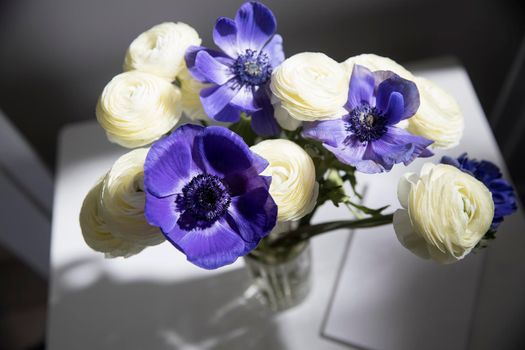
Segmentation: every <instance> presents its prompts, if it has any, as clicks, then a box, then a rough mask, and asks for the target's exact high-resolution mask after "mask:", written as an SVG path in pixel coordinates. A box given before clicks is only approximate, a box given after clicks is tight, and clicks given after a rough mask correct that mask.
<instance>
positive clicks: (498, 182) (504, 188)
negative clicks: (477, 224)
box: [441, 153, 517, 231]
mask: <svg viewBox="0 0 525 350" xmlns="http://www.w3.org/2000/svg"><path fill="white" fill-rule="evenodd" d="M441 163H444V164H449V165H452V166H455V167H456V168H458V169H460V170H462V171H464V172H466V173H468V174H470V175H472V176H474V177H475V178H476V179H478V180H479V181H481V182H482V183H483V184H484V185H485V186H487V188H488V189H489V191H490V193H491V194H492V200H493V201H494V219H493V220H492V225H491V226H490V229H491V230H494V231H495V230H497V228H498V226H499V224H501V222H503V218H504V217H505V216H508V215H510V214H512V213H513V212H515V211H516V210H517V202H516V194H515V192H514V189H513V188H512V186H511V185H510V184H509V183H508V181H507V180H505V179H503V177H502V174H501V171H500V170H499V168H498V167H497V166H496V165H495V164H494V163H492V162H489V161H487V160H482V161H478V160H476V159H469V158H468V155H467V153H463V154H462V155H461V156H459V157H458V158H452V157H449V156H444V157H443V158H441Z"/></svg>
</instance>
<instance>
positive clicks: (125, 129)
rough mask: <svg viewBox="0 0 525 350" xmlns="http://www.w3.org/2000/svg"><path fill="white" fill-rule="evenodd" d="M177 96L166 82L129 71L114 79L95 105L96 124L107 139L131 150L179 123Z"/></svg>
mask: <svg viewBox="0 0 525 350" xmlns="http://www.w3.org/2000/svg"><path fill="white" fill-rule="evenodd" d="M181 107H182V106H181V94H180V91H179V89H178V88H177V87H176V86H174V85H173V84H171V83H170V82H169V81H167V80H165V79H162V78H159V77H157V76H155V75H152V74H149V73H144V72H139V71H130V72H125V73H121V74H119V75H117V76H116V77H114V78H113V79H112V80H111V81H110V82H109V83H108V84H107V85H106V87H105V88H104V90H103V91H102V95H101V96H100V98H99V100H98V103H97V109H96V114H97V120H98V122H99V123H100V125H101V126H102V127H103V128H104V129H105V130H106V134H107V136H108V139H109V140H110V141H111V142H114V143H118V144H119V145H121V146H124V147H128V148H135V147H140V146H144V145H147V144H150V143H151V142H153V141H155V140H157V139H158V138H160V137H161V136H162V135H164V134H166V133H167V132H169V131H170V130H171V129H172V128H173V127H174V126H175V124H177V122H178V121H179V119H180V116H181V113H182V108H181Z"/></svg>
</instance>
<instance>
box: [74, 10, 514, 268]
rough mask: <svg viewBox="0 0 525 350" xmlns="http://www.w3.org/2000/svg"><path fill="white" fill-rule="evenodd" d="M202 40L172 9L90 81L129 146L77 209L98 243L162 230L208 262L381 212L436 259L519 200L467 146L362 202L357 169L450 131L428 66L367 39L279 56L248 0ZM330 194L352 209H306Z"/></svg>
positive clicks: (418, 250) (451, 122)
mask: <svg viewBox="0 0 525 350" xmlns="http://www.w3.org/2000/svg"><path fill="white" fill-rule="evenodd" d="M213 41H214V43H215V45H216V48H209V47H207V46H201V39H200V37H199V35H198V33H197V32H196V31H195V30H194V29H193V28H192V27H190V26H189V25H187V24H184V23H180V22H179V23H162V24H159V25H156V26H154V27H153V28H151V29H149V30H147V31H146V32H144V33H142V34H141V35H139V36H138V37H137V38H136V39H135V40H134V41H133V42H132V43H131V45H130V46H129V49H128V51H127V53H126V56H125V60H124V66H123V68H124V72H123V73H121V74H119V75H117V76H115V77H114V78H113V79H112V80H111V81H110V82H109V83H108V84H107V85H106V87H105V88H104V90H103V91H102V94H101V96H100V98H99V100H98V103H97V107H96V116H97V120H98V122H99V123H100V125H101V126H102V127H103V128H104V130H105V131H106V133H107V137H108V139H109V140H110V141H111V142H114V143H117V144H119V145H121V146H123V147H126V148H130V149H133V150H131V151H130V152H129V153H127V154H125V155H124V156H122V157H121V158H119V159H118V160H117V161H116V162H115V163H114V165H113V166H112V168H111V169H110V170H109V171H108V172H107V174H105V175H104V176H102V178H101V179H100V180H99V181H98V182H97V183H96V184H95V186H94V187H93V188H92V189H91V191H89V193H88V194H87V196H86V198H85V200H84V202H83V205H82V209H81V213H80V226H81V229H82V234H83V237H84V239H85V241H86V243H87V244H88V245H89V246H90V247H91V248H92V249H94V250H96V251H99V252H102V253H104V254H105V255H106V257H129V256H132V255H134V254H137V253H139V252H141V251H142V250H143V249H145V248H146V247H148V246H153V245H157V244H160V243H163V242H164V241H165V240H167V241H168V242H169V243H168V244H171V245H173V247H174V248H175V250H174V252H175V253H176V251H178V252H180V253H182V254H185V255H186V257H187V260H188V261H189V262H191V263H193V264H195V265H197V266H199V267H202V268H204V269H216V268H219V267H221V266H224V265H227V264H231V263H233V262H234V261H236V259H238V258H239V257H242V256H246V255H247V254H251V255H257V254H259V255H267V256H268V255H272V254H273V255H274V256H277V255H279V254H286V252H291V251H294V249H295V247H298V246H300V245H301V244H304V242H307V241H308V240H309V239H310V238H312V237H314V236H315V235H318V234H321V233H324V232H328V231H332V230H335V229H340V228H366V227H373V226H379V225H387V224H393V228H394V231H395V234H396V235H397V238H398V239H399V242H400V243H401V244H402V245H403V246H404V247H406V248H407V249H409V250H410V251H412V252H413V253H414V254H416V255H418V256H420V257H422V258H425V259H432V260H435V261H437V262H438V263H445V264H448V263H453V262H457V261H459V260H461V259H463V258H464V257H465V256H466V255H467V254H469V253H470V252H471V251H473V249H474V248H480V247H482V246H485V245H486V243H487V242H488V240H490V239H492V238H494V237H495V233H496V230H497V228H498V225H499V224H500V223H501V222H502V221H503V218H504V217H505V216H507V215H509V214H511V213H512V212H513V211H515V210H516V198H515V194H514V191H513V189H512V187H511V185H510V184H509V182H507V181H506V180H505V179H503V178H502V174H501V172H500V170H499V169H498V168H497V167H496V166H495V165H494V164H492V163H490V162H488V161H484V160H481V161H478V160H475V159H471V158H469V157H468V156H467V155H466V154H463V155H461V156H459V158H452V157H444V158H443V159H442V161H441V162H440V163H439V164H432V163H427V164H425V165H424V166H423V167H422V169H421V171H420V172H419V174H416V173H407V174H405V175H404V176H403V177H402V178H401V179H399V186H398V198H399V202H400V207H401V208H400V209H398V210H396V211H395V212H388V209H387V207H382V208H368V207H366V206H363V205H361V197H362V195H361V193H360V192H359V190H358V186H357V181H356V176H355V175H356V173H357V172H360V173H365V174H369V176H374V174H376V173H381V172H388V171H390V170H391V169H392V168H393V167H394V166H396V167H400V166H406V165H408V164H410V163H411V162H412V161H413V160H414V159H416V158H418V157H422V158H425V157H430V156H432V155H433V153H432V150H433V149H436V148H441V149H449V148H452V147H454V146H456V145H458V144H459V142H460V139H461V136H462V133H463V128H464V122H463V116H462V114H461V111H460V109H459V107H458V104H457V103H456V101H455V100H454V98H453V97H452V96H450V95H449V94H448V93H447V92H445V91H443V90H442V89H441V88H439V87H438V86H437V85H435V84H434V83H432V82H431V81H428V80H426V79H424V78H421V77H418V76H415V75H413V74H412V73H411V72H409V71H408V70H406V69H405V68H403V67H402V66H400V65H399V64H397V63H396V62H394V61H393V60H391V59H389V58H385V57H380V56H377V55H373V54H364V55H359V56H354V57H350V58H349V59H347V60H346V61H344V62H342V63H340V62H337V61H335V60H333V59H332V58H330V57H329V56H327V55H326V54H324V53H320V52H303V53H298V54H295V55H293V56H291V57H288V58H285V54H284V51H283V38H282V37H281V36H280V35H279V34H277V33H276V19H275V17H274V15H273V13H272V12H271V10H270V9H269V8H267V7H266V6H265V5H263V4H262V3H260V2H246V3H244V4H242V6H241V7H240V8H239V10H238V11H237V13H236V15H235V18H233V19H231V18H227V17H220V18H219V19H218V20H217V22H216V24H215V27H214V28H213ZM183 114H184V115H185V119H184V120H185V122H182V121H181V120H182V119H181V116H182V115H183ZM326 202H331V203H333V204H334V205H336V206H340V205H343V206H345V207H347V208H348V209H349V212H348V213H349V214H348V220H343V221H336V222H324V223H319V224H311V219H312V216H313V215H314V213H315V212H316V209H317V208H319V207H320V206H321V205H323V204H324V203H326Z"/></svg>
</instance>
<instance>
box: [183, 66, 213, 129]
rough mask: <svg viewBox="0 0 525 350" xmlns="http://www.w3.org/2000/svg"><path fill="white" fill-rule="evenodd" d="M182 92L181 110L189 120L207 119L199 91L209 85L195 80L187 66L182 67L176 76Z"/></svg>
mask: <svg viewBox="0 0 525 350" xmlns="http://www.w3.org/2000/svg"><path fill="white" fill-rule="evenodd" d="M177 79H178V81H179V83H180V92H181V94H182V110H183V112H184V114H185V115H186V116H187V117H188V118H189V119H191V120H208V119H209V118H208V116H207V115H206V113H205V112H204V108H203V107H202V102H201V97H200V92H201V90H202V89H204V88H206V87H208V86H210V84H204V83H201V82H199V81H197V80H195V79H194V78H193V77H192V76H191V74H190V72H189V71H188V69H187V68H184V69H183V70H182V71H181V72H180V74H179V75H178V76H177Z"/></svg>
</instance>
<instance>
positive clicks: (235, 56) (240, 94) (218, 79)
mask: <svg viewBox="0 0 525 350" xmlns="http://www.w3.org/2000/svg"><path fill="white" fill-rule="evenodd" d="M276 27H277V24H276V20H275V17H274V15H273V13H272V12H271V11H270V9H269V8H267V7H266V6H264V5H263V4H261V3H258V2H247V3H244V4H243V5H242V6H241V7H240V8H239V10H238V11H237V15H236V16H235V19H234V20H232V19H230V18H225V17H221V18H219V19H218V20H217V23H216V24H215V28H214V30H213V41H214V42H215V44H216V45H217V46H218V47H219V48H220V51H215V50H210V49H207V48H205V47H201V46H199V47H197V46H192V47H190V48H189V49H188V51H187V52H186V65H187V66H188V69H189V71H190V73H191V74H192V75H193V77H194V78H195V79H197V80H199V81H201V82H203V83H208V84H212V86H210V87H208V88H206V89H203V90H202V91H201V101H202V106H203V108H204V111H205V112H206V114H207V115H208V116H209V117H210V118H213V119H215V120H218V121H223V122H237V121H239V118H240V113H241V112H244V113H246V114H248V115H251V117H252V128H253V130H254V131H255V132H256V133H257V134H258V135H262V136H269V135H277V134H279V132H280V127H279V124H277V121H276V120H275V118H274V109H273V106H272V104H271V102H270V93H269V90H268V83H269V81H270V76H271V74H272V70H273V69H274V68H275V67H276V66H277V65H279V64H280V63H281V62H282V61H284V52H283V48H282V43H283V39H282V37H281V36H280V35H278V34H275V31H276Z"/></svg>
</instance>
